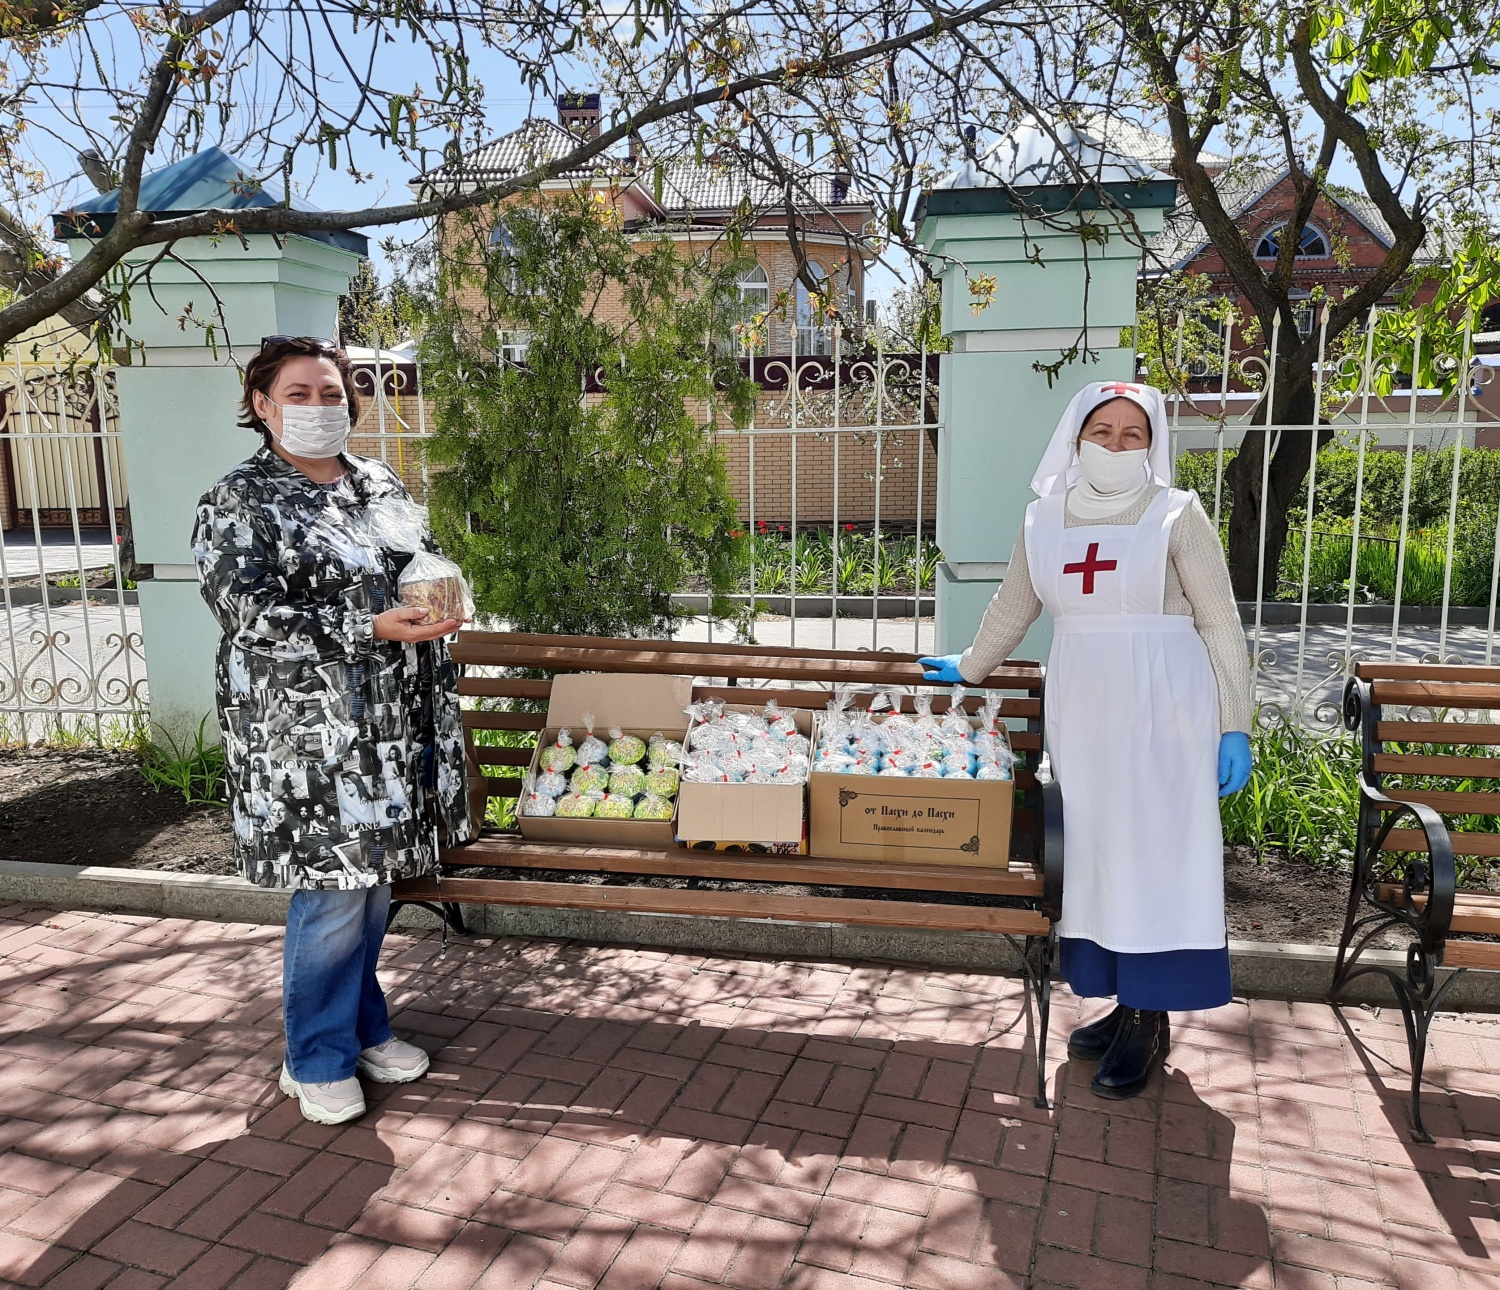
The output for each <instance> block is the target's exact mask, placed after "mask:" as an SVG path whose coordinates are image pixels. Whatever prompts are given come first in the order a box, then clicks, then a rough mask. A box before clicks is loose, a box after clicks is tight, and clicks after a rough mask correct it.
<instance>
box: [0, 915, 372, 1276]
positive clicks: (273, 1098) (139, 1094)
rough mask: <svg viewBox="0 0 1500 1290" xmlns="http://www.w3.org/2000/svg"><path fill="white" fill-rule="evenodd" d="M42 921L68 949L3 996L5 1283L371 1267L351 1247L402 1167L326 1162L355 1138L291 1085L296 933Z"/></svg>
mask: <svg viewBox="0 0 1500 1290" xmlns="http://www.w3.org/2000/svg"><path fill="white" fill-rule="evenodd" d="M42 916H43V917H48V918H52V919H54V920H55V921H56V923H57V925H58V927H59V928H60V929H61V930H62V931H63V933H64V934H63V935H61V936H58V937H54V938H51V943H49V944H47V945H46V946H45V950H46V952H45V953H43V954H41V955H39V956H38V958H37V959H35V960H33V962H32V963H31V964H29V965H28V964H26V963H18V962H17V961H16V959H15V958H14V957H10V956H7V957H6V958H5V959H4V960H3V961H4V963H5V967H6V969H7V971H6V973H5V979H4V982H3V984H0V1088H3V1089H4V1095H3V1096H4V1112H5V1118H4V1119H3V1120H0V1285H21V1286H51V1285H56V1286H59V1287H62V1286H65V1285H66V1286H79V1287H93V1286H100V1285H103V1284H104V1283H105V1282H106V1281H108V1280H109V1279H110V1278H111V1277H114V1276H116V1275H117V1274H118V1275H120V1276H121V1277H122V1278H123V1279H122V1281H121V1284H122V1285H123V1284H125V1283H126V1282H130V1281H131V1278H132V1277H134V1278H136V1279H137V1280H141V1283H142V1284H149V1285H159V1284H164V1282H163V1281H162V1278H171V1279H174V1282H175V1279H177V1278H181V1279H182V1282H183V1284H196V1285H215V1286H218V1285H227V1284H228V1283H229V1282H230V1281H232V1280H234V1279H235V1278H237V1277H245V1278H248V1280H247V1281H246V1282H245V1283H246V1284H252V1283H253V1284H254V1285H256V1286H260V1287H266V1288H268V1290H279V1287H283V1286H286V1285H288V1284H289V1283H290V1282H291V1280H292V1279H293V1278H294V1277H295V1276H296V1275H297V1274H298V1273H299V1272H301V1271H302V1269H303V1267H304V1266H305V1265H306V1264H307V1263H310V1262H312V1261H314V1260H317V1259H322V1260H323V1261H325V1262H327V1261H328V1260H329V1259H330V1258H331V1259H333V1260H334V1261H335V1262H337V1261H339V1260H341V1259H342V1260H344V1261H347V1258H348V1254H350V1253H355V1254H359V1253H362V1251H345V1250H344V1249H342V1248H341V1240H342V1238H341V1237H340V1231H341V1229H342V1228H344V1227H347V1225H348V1224H349V1223H350V1222H352V1221H353V1220H354V1218H355V1217H357V1216H358V1215H359V1214H360V1213H362V1212H363V1211H364V1209H365V1208H366V1206H367V1204H368V1202H369V1201H370V1200H371V1198H372V1197H374V1196H375V1195H377V1194H378V1193H379V1192H380V1191H381V1189H382V1188H384V1187H385V1186H386V1185H387V1183H388V1182H389V1181H390V1178H391V1176H392V1174H393V1173H394V1172H395V1169H396V1158H395V1155H394V1154H393V1152H392V1151H391V1149H390V1148H389V1147H388V1146H387V1145H386V1144H385V1143H383V1142H382V1141H380V1139H379V1138H378V1137H377V1136H376V1135H374V1134H372V1133H368V1132H367V1131H366V1132H364V1133H362V1134H360V1135H358V1136H356V1137H354V1138H350V1139H346V1142H345V1147H344V1152H343V1154H342V1155H340V1156H338V1157H333V1158H330V1157H328V1156H326V1155H324V1154H323V1152H322V1148H323V1147H324V1146H326V1144H327V1143H328V1142H329V1141H330V1140H332V1139H333V1138H334V1137H336V1136H340V1135H342V1134H343V1133H344V1132H345V1131H344V1130H343V1129H324V1128H319V1127H318V1126H315V1125H310V1124H307V1123H306V1122H305V1121H303V1120H302V1118H301V1116H300V1114H299V1113H298V1111H297V1108H296V1106H295V1104H294V1103H292V1102H291V1101H290V1100H289V1099H287V1098H285V1097H284V1096H283V1095H282V1094H281V1093H280V1091H279V1090H278V1089H277V1088H276V1085H275V1077H276V1072H277V1071H278V1070H279V1068H280V1063H281V1032H280V1011H279V1002H280V1000H279V989H278V988H276V984H275V982H274V981H273V979H272V974H273V972H274V971H275V970H276V968H277V967H278V966H279V941H280V931H279V929H275V928H272V929H262V928H250V927H245V926H228V925H214V924H206V923H196V924H194V923H183V922H180V921H177V920H156V919H144V918H142V919H131V918H125V917H122V916H119V915H112V916H104V915H81V916H75V915H67V914H63V915H46V914H45V912H42ZM70 920H73V921H71V922H70ZM74 931H76V932H78V933H79V934H80V938H79V939H76V940H73V941H72V942H71V945H70V943H69V938H70V934H71V933H72V932H74ZM156 932H161V933H163V934H162V935H159V936H158V935H154V933H156ZM131 934H145V935H147V936H148V937H149V938H150V939H149V942H148V943H146V944H139V945H137V944H131V943H129V942H128V940H127V938H128V937H129V936H130V935H131ZM0 952H3V947H0ZM100 953H102V954H103V955H105V957H104V958H103V959H101V958H100V957H96V954H100ZM70 960H71V961H70ZM309 1214H311V1215H313V1216H314V1221H312V1222H310V1223H309V1222H307V1221H306V1219H305V1216H307V1215H309ZM356 1244H360V1245H363V1244H365V1243H363V1242H359V1243H356ZM377 1253H378V1251H377ZM367 1261H368V1260H367ZM143 1274H145V1275H144V1278H143ZM142 1278H143V1279H142Z"/></svg>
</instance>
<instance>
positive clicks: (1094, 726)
mask: <svg viewBox="0 0 1500 1290" xmlns="http://www.w3.org/2000/svg"><path fill="white" fill-rule="evenodd" d="M1066 497H1067V495H1066V493H1065V492H1063V491H1062V490H1059V491H1058V492H1056V493H1054V494H1051V495H1050V496H1047V497H1043V498H1041V499H1039V500H1038V501H1035V502H1032V503H1031V505H1030V506H1029V507H1028V508H1027V510H1026V532H1025V541H1026V558H1027V561H1028V563H1029V564H1030V566H1031V581H1032V584H1033V585H1034V587H1035V588H1036V594H1037V597H1038V598H1039V599H1040V600H1041V602H1042V604H1043V605H1045V606H1046V608H1047V609H1048V611H1049V612H1050V613H1051V615H1052V624H1053V641H1052V654H1051V657H1050V658H1049V659H1048V663H1047V691H1046V695H1047V703H1046V710H1047V747H1048V750H1049V752H1050V755H1051V760H1052V774H1053V777H1054V778H1055V779H1056V780H1057V782H1058V784H1059V785H1060V786H1061V787H1062V792H1063V828H1064V851H1065V863H1066V870H1065V875H1066V876H1065V879H1064V883H1063V907H1062V920H1061V922H1060V923H1059V925H1058V932H1059V934H1060V935H1062V936H1073V937H1085V938H1087V939H1088V940H1091V941H1096V942H1097V943H1098V944H1100V945H1102V946H1104V947H1105V948H1106V949H1110V950H1115V951H1118V952H1120V953H1126V954H1145V953H1155V952H1160V951H1164V950H1189V949H1203V950H1213V949H1221V948H1222V947H1223V946H1224V944H1225V943H1226V936H1225V925H1224V838H1223V831H1222V829H1221V827H1220V824H1219V784H1218V746H1219V734H1220V731H1219V692H1218V686H1217V684H1216V682H1215V680H1214V673H1213V666H1212V664H1211V663H1210V662H1209V657H1208V648H1207V647H1206V646H1205V645H1204V643H1203V641H1202V639H1201V638H1200V637H1199V635H1198V633H1197V630H1196V629H1195V628H1194V626H1193V620H1192V619H1191V618H1190V617H1187V616H1185V615H1180V614H1164V613H1163V612H1162V597H1163V595H1164V592H1165V588H1166V576H1167V543H1168V540H1169V538H1170V536H1171V532H1172V525H1173V523H1174V522H1175V521H1176V519H1177V517H1178V516H1179V515H1181V514H1182V512H1183V510H1184V509H1185V508H1186V507H1187V506H1188V505H1189V503H1190V502H1191V501H1192V494H1191V493H1185V492H1179V491H1178V490H1176V489H1166V488H1164V489H1162V490H1161V492H1159V493H1158V494H1157V495H1156V497H1155V498H1154V499H1153V500H1152V502H1151V504H1150V506H1149V507H1148V508H1147V510H1146V513H1145V515H1144V516H1143V517H1142V518H1141V520H1140V522H1139V523H1137V524H1135V525H1133V526H1132V525H1118V524H1116V525H1109V524H1094V525H1087V526H1081V527H1077V528H1067V527H1066V526H1065V525H1064V507H1065V505H1066Z"/></svg>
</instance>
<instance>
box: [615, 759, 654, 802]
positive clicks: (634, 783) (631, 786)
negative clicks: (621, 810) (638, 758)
mask: <svg viewBox="0 0 1500 1290" xmlns="http://www.w3.org/2000/svg"><path fill="white" fill-rule="evenodd" d="M647 778H648V776H647V774H646V772H645V771H643V770H642V769H641V768H640V767H639V766H616V767H614V769H613V770H611V771H610V772H609V791H610V792H611V793H623V794H624V795H625V796H626V797H638V796H640V794H641V792H642V790H643V789H644V788H645V787H646V780H647Z"/></svg>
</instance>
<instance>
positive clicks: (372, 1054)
mask: <svg viewBox="0 0 1500 1290" xmlns="http://www.w3.org/2000/svg"><path fill="white" fill-rule="evenodd" d="M427 1066H428V1058H427V1054H426V1053H425V1052H423V1051H422V1049H420V1048H418V1047H417V1046H416V1045H415V1044H408V1043H406V1042H405V1041H404V1040H401V1039H387V1040H386V1041H385V1043H383V1044H376V1045H375V1047H374V1048H366V1049H365V1050H364V1051H363V1052H362V1053H360V1055H359V1073H360V1074H361V1075H363V1076H365V1078H366V1079H372V1080H374V1081H375V1082H376V1083H377V1084H408V1083H410V1082H411V1081H412V1080H414V1079H421V1078H422V1076H424V1075H425V1074H427Z"/></svg>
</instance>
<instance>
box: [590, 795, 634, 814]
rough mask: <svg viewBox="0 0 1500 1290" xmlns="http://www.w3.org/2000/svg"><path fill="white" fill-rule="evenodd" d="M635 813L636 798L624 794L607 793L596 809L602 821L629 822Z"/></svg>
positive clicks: (595, 811)
mask: <svg viewBox="0 0 1500 1290" xmlns="http://www.w3.org/2000/svg"><path fill="white" fill-rule="evenodd" d="M634 812H635V798H634V797H630V796H627V795H626V794H624V793H606V794H605V795H604V796H603V797H602V798H600V799H599V804H598V805H597V806H596V807H594V815H595V816H596V817H597V818H599V819H601V820H628V819H629V818H630V817H631V815H633V814H634Z"/></svg>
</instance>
